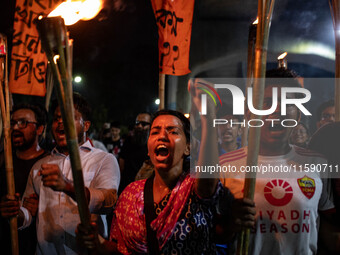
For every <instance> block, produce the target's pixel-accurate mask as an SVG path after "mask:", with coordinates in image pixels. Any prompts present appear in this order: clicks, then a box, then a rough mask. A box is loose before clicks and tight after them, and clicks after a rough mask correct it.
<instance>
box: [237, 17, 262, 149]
mask: <svg viewBox="0 0 340 255" xmlns="http://www.w3.org/2000/svg"><path fill="white" fill-rule="evenodd" d="M257 24H258V19H256V20H255V21H254V22H253V23H252V24H251V25H250V27H249V35H248V59H247V83H246V91H248V88H250V87H251V85H252V83H253V78H254V54H255V43H256V27H257ZM246 95H247V93H246ZM246 106H247V102H246V101H245V102H244V109H246ZM244 119H245V120H246V121H247V116H246V115H244ZM241 142H242V147H244V146H247V144H248V126H247V125H245V126H244V128H243V132H242V141H241Z"/></svg>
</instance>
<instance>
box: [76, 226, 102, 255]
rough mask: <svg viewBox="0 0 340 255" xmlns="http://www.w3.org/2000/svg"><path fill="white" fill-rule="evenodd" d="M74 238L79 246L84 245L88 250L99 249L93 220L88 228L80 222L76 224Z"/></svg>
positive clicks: (96, 230) (96, 228)
mask: <svg viewBox="0 0 340 255" xmlns="http://www.w3.org/2000/svg"><path fill="white" fill-rule="evenodd" d="M76 238H77V243H78V245H79V247H82V248H83V247H85V248H86V249H88V250H90V251H96V250H98V249H99V245H100V242H99V237H98V227H97V224H96V223H95V222H92V223H91V226H90V229H88V228H86V227H85V226H84V225H82V224H78V226H77V229H76Z"/></svg>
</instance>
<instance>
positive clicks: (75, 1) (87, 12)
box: [48, 0, 103, 26]
mask: <svg viewBox="0 0 340 255" xmlns="http://www.w3.org/2000/svg"><path fill="white" fill-rule="evenodd" d="M102 7H103V2H102V0H66V2H62V3H61V4H60V5H58V6H57V7H56V8H55V9H54V10H53V11H52V12H51V13H50V14H49V15H48V17H56V16H61V17H62V18H63V19H64V21H65V25H66V26H70V25H73V24H74V23H76V22H78V21H79V20H89V19H93V18H94V17H96V16H97V14H98V13H99V12H100V10H101V9H102Z"/></svg>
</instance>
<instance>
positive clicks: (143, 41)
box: [0, 0, 335, 125]
mask: <svg viewBox="0 0 340 255" xmlns="http://www.w3.org/2000/svg"><path fill="white" fill-rule="evenodd" d="M14 2H15V1H14V0H1V9H0V32H2V33H5V34H7V35H8V36H9V37H11V33H12V23H13V13H14ZM106 7H107V8H106V9H105V10H104V12H103V13H102V14H103V15H104V16H106V19H102V18H101V21H100V20H99V18H98V17H97V18H95V19H93V20H91V21H80V22H78V23H76V24H75V25H73V26H70V27H69V31H70V37H71V38H73V39H74V58H73V73H74V75H80V76H82V78H83V81H82V83H81V84H75V85H74V90H76V91H79V92H80V93H81V94H83V95H84V96H85V97H86V98H87V99H88V100H89V101H90V103H91V105H92V107H93V109H94V113H95V114H94V118H95V121H96V122H98V123H102V122H103V121H105V120H106V121H113V120H120V121H121V122H122V123H124V124H126V125H128V124H131V123H133V120H134V118H135V116H136V114H137V113H138V112H141V111H145V110H148V111H155V110H156V109H157V106H156V105H155V103H154V101H155V99H156V98H157V97H158V65H157V61H158V55H157V54H158V52H157V28H156V25H155V19H154V16H153V12H152V8H151V3H150V1H148V0H134V1H133V0H125V1H124V0H108V1H107V6H106ZM103 15H102V16H103ZM256 15H257V1H256V0H243V1H239V0H229V1H222V0H196V2H195V9H194V19H193V28H192V37H191V48H190V69H191V71H192V72H191V74H189V75H186V76H182V77H167V80H166V106H167V107H170V108H175V109H179V110H182V111H184V112H187V111H189V110H190V97H189V95H188V93H187V90H186V87H187V81H188V79H189V78H192V77H245V76H246V67H247V40H248V28H249V25H250V24H251V23H252V21H254V20H255V18H256ZM284 51H288V53H289V54H288V57H287V59H288V66H289V68H292V69H295V70H296V71H297V72H298V73H299V74H300V75H301V76H303V77H334V59H335V53H334V32H333V27H332V20H331V14H330V9H329V5H328V1H327V0H324V1H306V0H280V1H276V3H275V7H274V13H273V20H272V25H271V30H270V37H269V48H268V66H267V69H269V68H275V67H276V66H277V61H276V58H277V56H278V55H279V54H281V53H282V52H284ZM315 95H317V97H316V96H315ZM332 96H333V88H332V86H325V85H323V84H319V85H317V86H316V87H315V88H314V89H313V91H312V101H311V102H310V109H311V111H315V110H316V107H317V106H318V105H319V104H320V103H321V102H322V101H325V100H327V99H329V98H331V97H332ZM15 98H20V96H15ZM313 121H315V120H313V119H312V120H311V122H310V123H312V122H313ZM307 122H309V120H308V121H307Z"/></svg>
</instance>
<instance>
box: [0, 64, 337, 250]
mask: <svg viewBox="0 0 340 255" xmlns="http://www.w3.org/2000/svg"><path fill="white" fill-rule="evenodd" d="M267 77H269V78H280V77H286V78H287V77H289V78H291V79H292V80H293V82H291V83H289V84H288V85H287V84H271V83H270V82H268V83H266V85H265V93H264V97H265V100H264V102H270V101H271V99H272V98H271V97H272V93H271V92H272V88H273V87H274V85H275V87H277V88H278V89H279V90H280V89H281V88H282V87H285V86H290V87H301V85H300V83H299V82H298V80H297V79H296V78H297V76H296V74H295V73H294V72H291V71H290V70H286V69H276V70H272V71H268V72H267ZM190 92H191V96H192V108H193V113H194V114H193V115H192V117H190V118H191V119H190V120H189V119H188V118H186V117H184V115H183V114H182V113H180V112H178V111H173V110H161V111H158V112H156V113H148V112H141V113H139V114H138V115H137V116H136V119H135V122H134V124H133V128H132V129H131V130H129V131H128V133H126V134H121V130H122V129H123V127H124V126H126V125H129V124H130V123H124V124H125V125H121V124H120V123H119V122H117V121H112V122H110V123H109V122H108V123H105V124H104V125H103V128H102V130H100V132H99V135H98V137H95V139H94V137H92V136H90V135H89V134H88V131H89V128H90V126H91V120H90V116H91V109H90V106H89V105H88V103H87V101H86V100H85V99H84V98H83V97H82V96H81V95H79V94H77V93H74V95H73V100H74V112H75V116H74V119H75V124H76V132H77V137H78V141H77V142H78V146H79V152H80V158H81V162H82V169H83V175H84V183H85V195H86V199H87V201H88V206H89V210H90V213H91V220H92V225H91V227H90V228H88V227H87V226H83V225H81V224H80V218H79V213H78V209H77V203H76V197H75V187H74V184H73V177H72V171H71V163H70V155H69V148H68V147H67V139H66V134H65V128H64V124H63V120H62V118H61V113H60V109H59V106H58V103H57V101H56V100H55V101H54V102H53V103H52V106H51V109H50V113H51V114H50V115H51V116H53V119H52V125H51V133H52V141H51V142H48V141H46V139H48V138H47V137H49V136H46V134H45V132H44V131H45V129H46V123H47V112H46V111H45V110H44V109H43V108H42V107H41V106H39V105H35V104H17V105H15V106H14V108H13V110H12V113H11V129H12V144H13V152H12V155H13V170H14V177H15V185H16V186H15V190H16V192H17V193H16V194H15V196H14V197H13V196H9V195H7V194H6V193H7V191H6V181H5V180H6V170H5V163H4V162H5V161H4V151H2V154H1V158H0V163H1V172H0V185H1V186H0V188H1V189H0V190H1V203H0V212H1V218H0V225H1V228H0V242H1V247H2V254H11V246H10V244H11V240H10V234H9V232H10V230H9V224H8V219H9V218H11V217H17V219H18V229H19V230H18V233H19V252H20V254H85V253H86V250H90V251H91V252H92V254H236V251H237V241H238V238H237V237H238V235H239V233H240V232H241V231H242V230H245V229H251V235H250V236H251V237H250V241H249V254H287V255H289V254H317V253H319V254H338V253H339V252H340V246H339V243H340V242H339V241H340V231H339V229H338V223H339V222H338V218H339V217H337V212H338V207H339V205H340V183H339V182H338V181H337V179H332V180H329V179H325V178H321V176H320V174H319V173H318V172H311V171H307V170H306V169H300V171H297V172H295V173H289V174H287V175H285V176H282V175H280V176H273V175H270V174H269V175H266V174H265V175H263V176H261V178H258V179H257V180H256V185H255V195H254V199H247V198H243V193H244V180H245V175H244V173H240V172H238V173H236V174H235V173H234V174H230V173H218V174H213V175H211V176H209V177H210V178H205V176H204V175H202V173H200V172H193V171H191V170H192V169H190V161H195V162H191V163H194V165H198V166H204V165H209V166H214V165H217V164H219V165H220V166H224V167H230V166H232V167H236V168H237V169H240V168H241V166H246V165H247V162H246V160H247V155H248V147H247V146H245V147H242V145H241V134H242V132H243V128H242V126H241V124H240V123H242V120H243V116H242V117H240V116H235V115H233V113H232V110H231V108H228V107H224V108H220V109H218V110H216V108H215V105H213V104H212V102H210V101H209V100H208V104H207V108H208V110H209V113H210V114H208V115H200V118H199V119H198V120H194V119H193V118H195V116H196V117H197V116H199V114H198V112H201V101H200V100H201V97H200V93H201V92H202V90H200V89H199V87H197V86H192V89H191V91H190ZM279 94H280V93H279ZM293 97H294V98H296V97H297V95H296V94H294V95H293ZM269 107H270V106H268V108H269ZM195 113H196V114H195ZM316 115H317V123H316V126H317V131H316V132H315V134H311V132H310V131H309V130H313V129H314V127H308V125H307V124H306V123H304V122H302V121H301V113H300V111H299V109H298V108H297V107H287V118H289V119H294V120H295V121H296V123H298V124H297V125H296V127H294V128H283V127H278V126H270V124H269V122H268V123H266V124H265V125H264V126H263V127H262V128H261V137H260V148H259V157H258V164H259V165H261V166H267V167H269V166H271V167H275V166H277V167H279V166H280V167H285V166H291V165H294V166H295V167H297V166H304V165H313V164H314V165H324V164H330V165H332V166H337V165H338V164H339V158H340V157H339V151H340V150H339V148H338V147H339V142H340V135H339V134H340V132H339V123H338V122H335V107H334V102H333V101H332V100H330V101H327V102H325V103H321V104H320V107H319V108H318V110H317V113H316ZM214 118H219V119H226V120H233V122H234V123H239V124H237V125H230V122H228V124H226V125H220V126H219V127H218V128H213V127H212V125H209V123H211V122H212V120H213V119H214ZM269 118H271V119H278V118H280V116H279V107H278V109H276V110H275V111H274V112H273V113H272V114H271V115H270V116H269ZM190 122H191V123H196V124H198V125H197V126H199V129H197V130H194V131H193V132H191V131H190V126H191V124H190ZM197 134H198V135H197ZM195 135H196V137H195ZM89 137H91V138H89ZM42 141H44V142H42ZM41 144H45V145H47V144H52V145H53V146H51V147H50V148H45V147H46V146H45V147H44V146H41ZM193 154H194V155H193Z"/></svg>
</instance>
